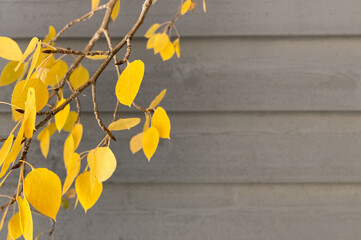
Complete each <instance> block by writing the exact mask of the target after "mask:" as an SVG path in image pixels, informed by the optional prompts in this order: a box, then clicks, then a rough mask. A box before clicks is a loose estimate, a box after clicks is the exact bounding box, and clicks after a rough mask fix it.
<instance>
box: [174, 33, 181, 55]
mask: <svg viewBox="0 0 361 240" xmlns="http://www.w3.org/2000/svg"><path fill="white" fill-rule="evenodd" d="M173 45H174V50H175V53H176V54H177V57H178V58H180V47H179V38H177V39H176V40H174V42H173Z"/></svg>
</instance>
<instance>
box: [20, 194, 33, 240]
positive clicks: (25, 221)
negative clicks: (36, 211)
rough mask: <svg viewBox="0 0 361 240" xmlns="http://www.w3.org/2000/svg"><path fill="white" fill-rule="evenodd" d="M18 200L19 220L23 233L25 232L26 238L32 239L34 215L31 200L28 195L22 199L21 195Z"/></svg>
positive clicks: (26, 239)
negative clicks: (30, 204)
mask: <svg viewBox="0 0 361 240" xmlns="http://www.w3.org/2000/svg"><path fill="white" fill-rule="evenodd" d="M16 201H17V202H18V206H19V222H20V229H21V233H22V234H23V236H24V239H25V240H32V239H33V217H32V215H31V210H30V206H29V202H28V200H27V199H26V197H24V199H22V198H21V197H20V196H19V197H17V199H16Z"/></svg>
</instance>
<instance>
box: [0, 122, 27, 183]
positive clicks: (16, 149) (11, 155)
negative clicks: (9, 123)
mask: <svg viewBox="0 0 361 240" xmlns="http://www.w3.org/2000/svg"><path fill="white" fill-rule="evenodd" d="M23 135H24V126H23V125H21V127H20V130H19V132H18V135H17V136H16V139H15V141H14V144H13V147H12V148H11V150H10V153H9V154H8V155H7V157H6V159H5V162H4V165H3V167H2V169H1V172H0V178H2V177H3V176H4V175H5V173H6V172H7V170H8V168H9V166H10V164H11V163H12V162H14V161H15V159H16V157H17V156H18V154H19V153H20V150H21V145H22V143H21V141H22V140H23Z"/></svg>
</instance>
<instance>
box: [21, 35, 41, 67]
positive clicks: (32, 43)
mask: <svg viewBox="0 0 361 240" xmlns="http://www.w3.org/2000/svg"><path fill="white" fill-rule="evenodd" d="M38 42H39V39H38V38H37V37H33V38H32V39H31V40H30V42H29V45H28V46H27V48H26V50H25V52H24V54H23V56H22V57H21V58H20V60H19V62H18V65H17V66H16V67H15V71H17V70H18V68H19V67H20V65H21V64H23V62H24V61H25V59H26V58H27V57H29V55H30V54H31V53H32V52H33V51H34V49H35V48H36V45H37V44H38Z"/></svg>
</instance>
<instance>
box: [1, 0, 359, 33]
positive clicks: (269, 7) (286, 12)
mask: <svg viewBox="0 0 361 240" xmlns="http://www.w3.org/2000/svg"><path fill="white" fill-rule="evenodd" d="M101 2H102V1H101ZM142 2H143V1H142V0H133V1H130V2H128V1H125V0H122V1H121V9H120V14H119V15H120V16H119V18H118V20H117V22H116V24H113V26H112V27H111V29H112V30H114V31H115V33H114V34H115V36H122V35H124V34H125V32H126V31H128V30H129V27H128V24H122V23H125V22H127V23H128V22H134V21H135V19H136V17H137V15H138V14H139V12H140V10H141V4H142ZM179 2H180V1H174V0H164V1H159V2H157V3H156V6H154V7H153V8H151V10H150V12H149V15H150V16H149V18H148V19H147V20H146V22H145V25H144V26H143V27H142V29H141V31H140V32H139V34H138V36H139V35H142V34H144V33H145V31H146V29H147V28H148V27H149V26H150V25H151V24H152V23H154V22H165V21H168V20H170V19H171V18H172V17H173V16H174V15H175V12H176V9H177V6H178V4H179ZM197 2H198V3H199V5H198V7H197V8H196V10H195V11H194V12H193V13H191V14H188V15H189V16H187V17H184V18H181V19H180V20H179V22H177V28H178V30H179V31H180V33H181V34H182V35H183V36H225V35H226V36H241V35H242V36H250V35H259V36H262V35H263V36H264V35H267V36H272V35H280V36H295V35H360V32H361V30H360V25H361V16H360V11H359V9H360V8H361V3H360V1H358V0H343V1H338V0H278V1H276V2H275V1H269V0H222V1H217V0H207V14H203V12H202V7H201V1H200V0H198V1H197ZM157 5H158V6H157ZM88 9H89V10H90V1H88V0H73V1H67V0H26V1H24V0H1V1H0V22H2V23H4V22H6V24H1V25H0V33H1V34H3V35H6V36H12V37H31V36H34V35H38V36H42V35H44V34H45V33H46V30H47V28H48V24H53V25H54V26H55V27H56V29H60V28H62V27H63V26H64V25H66V24H67V23H68V22H69V21H71V20H73V19H75V18H77V17H80V16H81V15H83V14H85V13H86V12H87V11H88ZM102 15H103V12H101V13H100V14H97V15H95V16H94V17H93V19H92V20H91V24H90V25H89V24H86V23H85V24H84V23H81V24H79V25H78V27H75V28H72V29H70V30H69V31H68V32H67V33H66V36H69V37H84V36H90V34H91V32H94V31H95V29H96V27H97V26H98V22H99V20H100V19H101V17H102Z"/></svg>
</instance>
